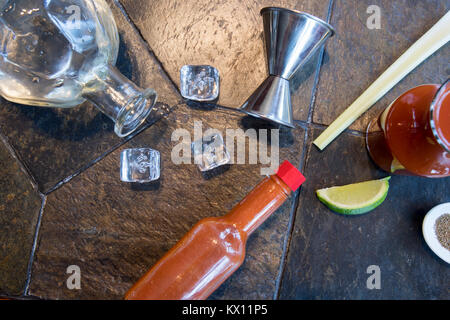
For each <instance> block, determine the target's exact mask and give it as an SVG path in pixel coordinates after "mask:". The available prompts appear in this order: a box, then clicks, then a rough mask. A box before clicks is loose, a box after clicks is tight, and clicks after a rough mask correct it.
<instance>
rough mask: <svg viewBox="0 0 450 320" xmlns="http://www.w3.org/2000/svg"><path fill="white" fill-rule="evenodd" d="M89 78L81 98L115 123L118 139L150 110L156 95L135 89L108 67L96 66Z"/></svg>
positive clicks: (139, 122) (117, 71) (132, 128)
mask: <svg viewBox="0 0 450 320" xmlns="http://www.w3.org/2000/svg"><path fill="white" fill-rule="evenodd" d="M89 77H90V78H89V79H85V84H84V87H83V91H82V96H83V98H85V99H87V100H89V101H91V102H93V103H94V104H95V106H96V107H97V108H98V109H99V110H100V111H102V112H103V113H104V114H106V115H107V116H108V117H109V118H110V119H111V120H113V121H114V122H115V126H114V131H115V133H116V134H117V135H118V136H119V137H125V136H127V135H129V134H130V133H132V132H133V131H135V130H136V129H137V128H138V127H139V126H140V125H141V124H142V123H143V122H144V121H145V119H146V118H147V117H148V116H149V114H150V113H151V111H152V110H153V109H154V106H155V103H156V99H157V94H156V92H155V91H154V90H153V89H141V88H139V87H138V86H136V85H135V84H134V83H133V82H131V81H130V80H128V78H126V77H125V76H124V75H122V73H120V71H119V70H118V69H117V68H116V67H114V66H112V65H110V64H109V65H102V66H98V67H97V68H96V70H95V71H93V72H91V73H90V74H89Z"/></svg>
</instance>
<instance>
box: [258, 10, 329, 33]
mask: <svg viewBox="0 0 450 320" xmlns="http://www.w3.org/2000/svg"><path fill="white" fill-rule="evenodd" d="M266 11H284V12H288V13H292V14H295V15H297V16H306V17H308V18H309V19H312V20H315V21H317V22H319V23H320V24H322V25H324V26H325V27H327V28H328V29H330V31H331V34H330V37H332V36H333V35H334V34H335V33H336V31H335V30H334V28H333V27H332V26H331V25H330V24H329V23H328V22H326V21H323V20H322V19H320V18H317V17H316V16H313V15H312V14H309V13H306V12H303V11H298V10H294V9H286V8H281V7H265V8H262V9H261V11H260V14H261V15H262V14H263V13H264V12H266Z"/></svg>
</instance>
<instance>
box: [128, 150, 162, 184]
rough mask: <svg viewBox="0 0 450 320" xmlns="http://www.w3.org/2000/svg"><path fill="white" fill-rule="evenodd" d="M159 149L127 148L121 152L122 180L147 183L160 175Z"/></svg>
mask: <svg viewBox="0 0 450 320" xmlns="http://www.w3.org/2000/svg"><path fill="white" fill-rule="evenodd" d="M160 162H161V160H160V154H159V151H156V150H153V149H150V148H137V149H125V150H123V151H122V153H121V154H120V180H122V181H124V182H139V183H146V182H150V181H154V180H158V179H159V176H160Z"/></svg>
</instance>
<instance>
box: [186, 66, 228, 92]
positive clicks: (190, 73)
mask: <svg viewBox="0 0 450 320" xmlns="http://www.w3.org/2000/svg"><path fill="white" fill-rule="evenodd" d="M180 91H181V95H182V96H183V97H184V98H186V99H189V100H195V101H212V100H215V99H217V97H218V96H219V71H217V69H216V68H214V67H211V66H191V65H186V66H183V67H182V68H181V71H180Z"/></svg>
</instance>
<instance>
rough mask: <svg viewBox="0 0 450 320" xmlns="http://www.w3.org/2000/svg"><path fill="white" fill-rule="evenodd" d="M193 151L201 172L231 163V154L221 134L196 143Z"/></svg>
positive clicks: (205, 137)
mask: <svg viewBox="0 0 450 320" xmlns="http://www.w3.org/2000/svg"><path fill="white" fill-rule="evenodd" d="M192 151H193V154H194V162H195V163H196V164H197V165H198V167H199V168H200V171H208V170H211V169H214V168H217V167H219V166H222V165H224V164H227V163H228V162H230V154H229V153H228V151H227V149H226V148H225V144H224V142H223V137H222V136H221V135H220V134H219V133H212V134H210V135H206V136H203V139H202V140H197V141H194V142H193V143H192Z"/></svg>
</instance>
